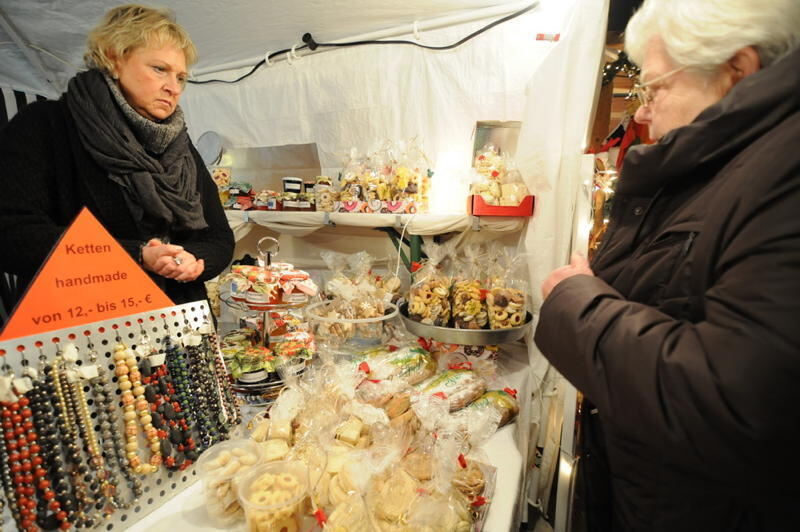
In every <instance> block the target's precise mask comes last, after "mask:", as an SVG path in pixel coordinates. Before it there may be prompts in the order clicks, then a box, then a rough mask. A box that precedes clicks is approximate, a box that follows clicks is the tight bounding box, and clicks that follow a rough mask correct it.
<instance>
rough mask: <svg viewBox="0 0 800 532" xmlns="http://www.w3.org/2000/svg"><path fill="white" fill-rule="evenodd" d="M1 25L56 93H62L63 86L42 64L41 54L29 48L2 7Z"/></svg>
mask: <svg viewBox="0 0 800 532" xmlns="http://www.w3.org/2000/svg"><path fill="white" fill-rule="evenodd" d="M0 26H2V27H3V29H4V30H6V33H8V36H9V37H11V40H12V41H14V44H16V45H17V47H18V48H19V50H20V52H22V55H24V56H25V59H27V60H28V61H29V62H30V63H31V65H33V67H34V68H35V69H36V70H38V71H39V73H40V74H42V76H44V79H45V80H46V81H47V83H49V84H50V86H52V87H53V88H54V89H55V90H56V93H57V94H60V93H61V88H60V87H59V86H58V83H56V80H55V79H54V78H53V75H52V74H51V73H50V72H49V71H48V70H47V69H45V67H44V65H43V64H42V60H41V59H39V56H38V55H36V54H35V53H33V52H32V51H31V49H30V48H28V42H27V40H26V39H24V38H23V35H22V34H21V33H20V32H19V30H17V28H16V27H15V26H14V24H12V22H11V19H10V18H9V17H8V15H6V13H5V11H3V10H2V9H0Z"/></svg>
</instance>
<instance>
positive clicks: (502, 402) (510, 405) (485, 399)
mask: <svg viewBox="0 0 800 532" xmlns="http://www.w3.org/2000/svg"><path fill="white" fill-rule="evenodd" d="M468 408H469V409H470V410H472V409H474V410H482V409H494V410H496V411H497V412H498V413H499V414H500V422H499V425H500V426H501V427H502V426H503V425H506V424H507V423H510V422H511V421H513V420H514V419H515V418H516V417H517V414H519V403H518V402H517V391H516V390H512V389H511V388H506V389H504V390H489V391H487V392H486V393H484V394H483V395H481V396H480V397H478V398H477V399H475V401H474V402H473V403H472V404H471V405H469V407H468Z"/></svg>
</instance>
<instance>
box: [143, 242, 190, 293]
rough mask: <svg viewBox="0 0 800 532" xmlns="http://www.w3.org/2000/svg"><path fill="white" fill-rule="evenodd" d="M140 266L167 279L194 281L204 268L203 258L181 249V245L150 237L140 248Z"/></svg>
mask: <svg viewBox="0 0 800 532" xmlns="http://www.w3.org/2000/svg"><path fill="white" fill-rule="evenodd" d="M142 266H143V267H144V269H145V270H149V271H151V272H153V273H156V274H158V275H160V276H162V277H166V278H167V279H175V280H176V281H179V282H184V283H185V282H187V281H194V280H195V279H197V278H198V277H199V276H200V274H201V273H203V270H204V269H205V262H204V261H203V259H200V260H197V258H196V257H195V256H194V255H192V254H191V253H189V252H188V251H186V250H185V249H183V246H176V245H173V244H164V243H162V242H161V241H160V240H159V239H157V238H152V239H150V241H148V242H147V244H145V246H144V247H143V248H142Z"/></svg>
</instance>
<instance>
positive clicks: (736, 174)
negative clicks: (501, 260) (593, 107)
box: [535, 0, 800, 532]
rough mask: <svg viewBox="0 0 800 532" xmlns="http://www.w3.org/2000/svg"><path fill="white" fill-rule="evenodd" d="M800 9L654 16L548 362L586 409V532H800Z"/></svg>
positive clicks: (651, 12) (542, 324)
mask: <svg viewBox="0 0 800 532" xmlns="http://www.w3.org/2000/svg"><path fill="white" fill-rule="evenodd" d="M798 48H800V2H799V1H797V0H765V1H763V2H752V1H750V0H645V2H644V4H643V5H642V7H641V9H640V10H639V11H638V12H637V13H636V14H635V15H634V16H633V18H632V19H631V21H630V24H629V25H628V29H627V32H626V49H627V51H628V52H629V54H630V56H631V57H632V58H633V60H634V61H635V62H636V63H638V64H639V65H640V66H641V67H642V73H641V77H640V83H639V84H638V85H637V86H636V87H635V89H636V93H637V95H638V97H639V98H640V100H641V107H640V108H639V110H638V111H637V113H636V116H635V119H636V120H637V121H638V122H641V123H644V124H647V125H648V126H649V128H650V133H651V136H652V137H653V138H655V139H657V142H656V143H655V144H653V145H649V146H637V147H635V148H633V149H632V150H631V151H630V152H629V153H628V155H627V157H626V159H625V163H624V166H623V168H622V171H621V175H620V179H619V184H618V189H617V195H616V199H615V203H614V206H613V212H612V215H611V221H610V225H609V229H608V232H607V234H606V236H605V238H604V242H603V243H602V245H601V248H600V249H599V250H598V252H597V254H596V255H595V257H593V260H592V262H591V264H589V263H588V262H587V261H586V260H585V259H584V258H582V257H581V256H578V255H574V256H573V258H572V261H571V263H570V264H569V265H567V266H564V267H562V268H559V269H557V270H555V271H554V272H552V273H551V274H550V276H549V277H548V278H547V279H546V281H545V282H544V283H543V285H542V291H543V294H544V296H545V301H544V304H543V306H542V309H541V316H540V321H539V324H538V328H537V331H536V338H535V339H536V343H537V345H538V346H539V348H540V349H541V351H542V353H544V355H545V356H546V357H547V358H548V359H549V360H550V361H551V362H552V363H553V365H554V366H555V367H556V368H557V369H558V370H559V371H560V372H561V373H562V374H563V375H565V377H566V378H567V379H569V380H570V381H571V382H572V383H573V384H574V385H575V386H576V387H577V388H578V389H579V390H581V391H582V392H583V393H584V395H585V396H586V397H587V398H588V400H589V401H590V402H591V404H590V405H588V407H587V408H584V410H583V413H582V415H583V421H584V423H583V427H584V430H585V431H586V433H587V434H586V435H587V436H588V437H587V438H586V439H585V447H584V453H583V462H580V463H579V465H578V468H579V471H582V474H581V479H582V481H584V482H585V484H584V486H585V489H584V490H582V492H581V493H582V495H583V497H581V500H582V501H583V502H584V503H586V510H587V511H586V513H587V515H586V521H587V524H588V528H589V529H590V530H656V531H662V530H663V531H675V530H683V531H685V530H702V531H705V532H708V531H714V530H720V531H723V530H724V531H731V530H770V531H777V530H791V529H795V530H796V529H797V528H798V524H797V517H796V510H797V508H798V504H797V503H800V483H798V482H797V479H798V476H799V475H798V473H800V464H798V461H796V460H794V459H793V458H792V452H793V451H794V450H795V449H797V448H798V447H800V409H799V408H798V403H800V325H798V323H800V322H798V319H800V147H799V145H798V142H800V140H798V139H800V50H798Z"/></svg>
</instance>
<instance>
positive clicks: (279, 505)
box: [239, 461, 315, 532]
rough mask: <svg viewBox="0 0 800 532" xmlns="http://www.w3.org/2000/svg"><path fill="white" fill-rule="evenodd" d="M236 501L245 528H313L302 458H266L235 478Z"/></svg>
mask: <svg viewBox="0 0 800 532" xmlns="http://www.w3.org/2000/svg"><path fill="white" fill-rule="evenodd" d="M239 502H240V503H241V505H242V508H244V515H245V522H246V528H245V529H246V530H247V532H273V531H278V530H280V531H281V532H284V531H285V532H295V531H308V530H315V528H314V527H315V520H314V517H313V516H312V515H311V513H312V512H311V509H310V508H311V506H310V497H309V486H308V467H307V466H306V465H305V464H304V463H303V462H298V461H281V462H270V463H267V464H262V465H259V466H257V467H254V468H253V469H251V470H250V471H248V472H247V474H246V475H244V476H243V477H241V478H240V479H239Z"/></svg>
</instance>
